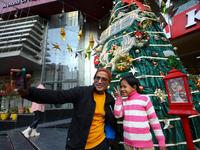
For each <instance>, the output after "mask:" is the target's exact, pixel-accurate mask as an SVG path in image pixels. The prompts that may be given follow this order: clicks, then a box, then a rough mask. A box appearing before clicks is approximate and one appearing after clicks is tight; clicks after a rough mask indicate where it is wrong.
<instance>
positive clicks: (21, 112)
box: [18, 98, 26, 114]
mask: <svg viewBox="0 0 200 150" xmlns="http://www.w3.org/2000/svg"><path fill="white" fill-rule="evenodd" d="M21 100H22V101H21V102H22V107H18V112H19V114H23V113H24V112H25V109H26V107H24V99H23V98H22V99H21Z"/></svg>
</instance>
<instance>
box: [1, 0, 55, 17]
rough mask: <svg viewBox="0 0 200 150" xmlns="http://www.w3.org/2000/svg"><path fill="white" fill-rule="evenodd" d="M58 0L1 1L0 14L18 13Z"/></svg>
mask: <svg viewBox="0 0 200 150" xmlns="http://www.w3.org/2000/svg"><path fill="white" fill-rule="evenodd" d="M55 1H57V0H0V14H5V13H9V12H11V11H16V9H18V10H20V9H24V8H28V7H33V6H37V5H42V4H46V3H50V2H55Z"/></svg>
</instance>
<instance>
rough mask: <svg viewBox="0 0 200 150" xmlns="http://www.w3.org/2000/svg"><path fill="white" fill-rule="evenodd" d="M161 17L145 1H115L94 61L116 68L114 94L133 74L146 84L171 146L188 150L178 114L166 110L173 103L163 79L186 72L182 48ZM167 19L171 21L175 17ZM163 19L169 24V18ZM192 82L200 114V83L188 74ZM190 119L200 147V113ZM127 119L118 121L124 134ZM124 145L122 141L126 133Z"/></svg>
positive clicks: (145, 91)
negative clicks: (174, 71) (172, 39)
mask: <svg viewBox="0 0 200 150" xmlns="http://www.w3.org/2000/svg"><path fill="white" fill-rule="evenodd" d="M159 2H160V3H159ZM158 4H159V5H160V8H161V10H162V12H164V13H166V11H167V9H166V5H165V3H164V2H163V1H160V0H159V1H158ZM171 10H172V9H171ZM168 12H169V11H168ZM163 16H164V15H163ZM161 18H162V17H160V19H158V17H156V15H155V14H154V13H153V12H152V11H151V7H150V4H149V3H148V2H146V1H138V0H137V1H136V0H135V1H132V0H116V1H115V2H114V6H113V8H112V11H111V15H110V20H109V25H108V28H107V29H106V30H105V31H104V32H103V33H102V34H101V37H100V41H99V42H98V46H96V47H95V48H94V50H95V52H96V54H97V56H98V63H95V65H96V67H97V68H107V69H109V70H111V72H112V81H111V85H110V87H109V89H108V91H109V92H110V93H111V94H113V93H114V89H113V87H117V86H119V81H120V79H121V78H123V77H124V76H126V75H134V76H135V77H136V78H137V79H138V80H139V82H140V84H141V90H142V94H145V95H148V96H149V97H150V98H151V101H152V103H153V105H154V109H155V111H156V114H157V116H158V118H159V121H160V124H161V127H162V128H163V133H164V135H165V138H166V145H167V149H168V150H179V149H180V150H187V144H186V140H185V136H184V132H183V127H182V124H181V121H180V118H179V116H176V115H169V114H167V113H168V111H169V101H168V96H167V91H166V87H165V83H164V81H163V80H162V78H163V77H164V76H166V75H167V74H168V72H169V71H170V70H172V68H173V67H174V68H176V69H178V70H180V71H181V72H182V73H185V74H187V71H186V69H185V68H184V66H183V64H182V63H181V61H180V59H179V58H178V55H177V54H176V50H177V48H176V47H173V46H172V45H171V44H170V42H169V40H168V39H167V37H166V35H165V33H164V32H163V30H162V28H161V26H160V21H161ZM162 19H164V17H163V18H162ZM168 19H172V16H170V17H168ZM162 22H164V24H165V25H166V22H167V20H166V22H165V20H164V21H162ZM165 25H164V26H165ZM188 81H189V85H190V91H191V94H192V99H193V103H194V109H196V110H197V111H198V112H200V105H199V101H200V93H199V91H198V87H197V86H196V84H195V83H194V82H193V81H192V80H191V79H190V77H189V75H188ZM180 92H181V91H180ZM180 96H181V94H180ZM189 118H190V128H191V133H192V138H193V143H194V146H195V148H196V149H197V148H200V116H199V115H195V116H190V117H189ZM122 120H123V119H120V120H119V121H118V124H119V125H118V126H119V130H120V131H121V133H123V129H122V123H123V122H122ZM152 134H153V141H154V144H155V148H156V149H158V144H157V141H156V138H155V136H154V133H153V132H152ZM121 143H123V137H122V141H121ZM113 149H120V150H122V149H123V146H122V144H119V145H118V146H117V147H115V148H113Z"/></svg>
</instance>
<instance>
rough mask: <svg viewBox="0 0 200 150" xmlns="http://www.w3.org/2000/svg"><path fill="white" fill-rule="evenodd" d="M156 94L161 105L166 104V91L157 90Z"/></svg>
mask: <svg viewBox="0 0 200 150" xmlns="http://www.w3.org/2000/svg"><path fill="white" fill-rule="evenodd" d="M154 94H155V95H156V96H158V97H159V98H160V101H161V103H163V102H166V101H165V93H164V91H162V90H161V89H156V90H155V92H154Z"/></svg>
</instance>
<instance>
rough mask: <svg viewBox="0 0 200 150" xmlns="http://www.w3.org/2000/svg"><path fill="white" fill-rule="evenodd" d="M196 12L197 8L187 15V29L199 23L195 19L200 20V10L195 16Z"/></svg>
mask: <svg viewBox="0 0 200 150" xmlns="http://www.w3.org/2000/svg"><path fill="white" fill-rule="evenodd" d="M196 10H197V9H196V8H195V9H193V10H191V11H189V12H187V13H186V14H187V16H188V19H187V25H186V26H185V27H186V28H188V27H191V26H193V25H195V24H196V23H197V22H196V20H195V19H197V20H200V10H199V11H198V12H197V13H196V14H195V12H196Z"/></svg>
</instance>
